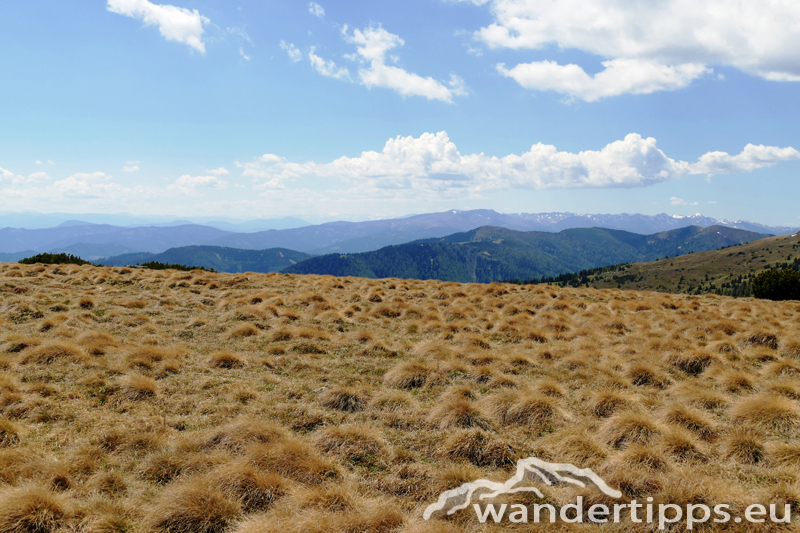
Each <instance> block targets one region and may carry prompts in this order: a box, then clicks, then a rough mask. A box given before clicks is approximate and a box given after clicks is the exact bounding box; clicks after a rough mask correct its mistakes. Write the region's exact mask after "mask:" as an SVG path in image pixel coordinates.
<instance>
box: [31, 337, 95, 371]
mask: <svg viewBox="0 0 800 533" xmlns="http://www.w3.org/2000/svg"><path fill="white" fill-rule="evenodd" d="M87 359H88V357H87V355H86V353H85V352H84V351H83V350H82V349H81V348H80V346H77V345H75V344H72V343H69V342H48V343H45V344H42V345H41V346H31V347H30V348H26V349H25V350H23V351H22V352H21V353H20V361H19V362H20V364H23V365H27V364H34V365H50V364H52V363H54V362H57V361H62V360H64V361H69V362H72V363H82V362H84V361H86V360H87Z"/></svg>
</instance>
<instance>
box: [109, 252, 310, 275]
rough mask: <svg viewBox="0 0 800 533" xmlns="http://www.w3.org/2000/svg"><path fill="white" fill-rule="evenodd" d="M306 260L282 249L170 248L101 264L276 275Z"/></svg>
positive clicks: (111, 259)
mask: <svg viewBox="0 0 800 533" xmlns="http://www.w3.org/2000/svg"><path fill="white" fill-rule="evenodd" d="M309 257H311V256H309V255H308V254H304V253H302V252H296V251H294V250H288V249H286V248H271V249H269V250H240V249H237V248H224V247H220V246H184V247H180V248H171V249H169V250H167V251H166V252H163V253H160V254H149V253H136V254H124V255H119V256H116V257H109V258H107V259H105V260H103V261H101V263H102V264H104V265H108V266H125V265H133V264H137V263H144V262H147V261H157V262H159V263H168V264H179V265H187V266H198V267H200V266H203V267H206V268H213V269H215V270H217V271H219V272H277V271H279V270H281V269H283V268H286V267H287V266H291V265H294V264H295V263H299V262H300V261H303V260H305V259H308V258H309Z"/></svg>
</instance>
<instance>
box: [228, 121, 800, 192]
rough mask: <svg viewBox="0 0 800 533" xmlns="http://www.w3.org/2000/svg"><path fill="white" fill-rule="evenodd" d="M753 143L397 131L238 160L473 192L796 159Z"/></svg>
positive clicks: (247, 166)
mask: <svg viewBox="0 0 800 533" xmlns="http://www.w3.org/2000/svg"><path fill="white" fill-rule="evenodd" d="M751 147H752V145H748V146H747V147H745V149H744V150H743V151H742V153H741V154H738V155H735V156H729V155H728V154H722V153H717V152H712V153H710V154H706V155H704V156H702V157H701V158H700V160H699V161H698V162H697V163H688V162H685V161H676V160H674V159H671V158H669V157H667V155H666V154H664V152H662V151H661V150H660V149H658V147H657V146H656V140H655V139H654V138H652V137H648V138H643V137H641V136H640V135H638V134H635V133H631V134H629V135H627V136H626V137H625V139H623V140H620V141H615V142H612V143H610V144H608V145H606V146H605V147H603V148H602V149H600V150H586V151H582V152H579V153H570V152H559V151H558V150H557V149H556V147H555V146H552V145H545V144H541V143H539V144H535V145H533V146H532V147H531V149H530V150H529V151H527V152H524V153H522V154H519V155H517V154H510V155H507V156H504V157H494V156H487V155H484V154H483V153H480V154H468V155H463V154H461V153H460V152H459V151H458V148H457V147H456V145H455V144H454V143H452V142H451V141H450V139H449V138H448V136H447V133H446V132H439V133H436V134H434V133H425V134H423V135H421V136H420V137H417V138H414V137H399V136H398V137H396V138H394V139H389V140H388V141H387V142H386V145H385V146H384V147H383V150H382V151H380V152H375V151H367V152H363V153H362V154H361V155H360V156H358V157H341V158H339V159H336V160H334V161H332V162H330V163H322V164H320V163H314V162H307V163H295V162H290V161H287V160H285V159H283V158H281V157H279V156H276V155H274V154H265V155H263V156H262V157H260V158H258V159H257V160H255V161H253V162H249V163H237V165H238V166H239V167H241V168H243V169H244V170H243V173H242V174H243V175H244V176H249V177H252V178H254V179H256V180H257V181H258V182H259V183H261V186H262V187H265V188H271V189H276V188H283V187H285V182H286V181H287V180H292V179H296V178H300V177H304V176H315V177H325V178H340V179H342V180H344V181H345V182H347V183H350V184H352V185H353V186H354V187H356V188H359V187H361V188H373V189H386V190H397V189H409V190H416V191H423V190H428V191H444V190H453V189H461V190H463V191H468V192H469V193H478V192H481V191H489V190H502V189H556V188H559V189H569V188H589V187H644V186H648V185H653V184H656V183H660V182H663V181H666V180H669V179H674V178H680V177H683V176H687V175H693V174H707V173H712V174H720V173H728V172H733V171H734V170H733V169H734V168H735V169H737V170H736V171H738V172H750V171H753V170H756V169H758V168H763V167H768V166H771V165H773V164H775V163H777V162H779V161H787V160H792V159H798V158H800V153H798V152H797V151H796V150H794V149H793V148H773V147H752V148H751ZM754 154H757V156H756V155H754ZM709 161H713V164H712V163H710V162H709ZM725 162H728V163H727V164H725Z"/></svg>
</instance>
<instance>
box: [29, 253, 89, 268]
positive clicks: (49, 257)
mask: <svg viewBox="0 0 800 533" xmlns="http://www.w3.org/2000/svg"><path fill="white" fill-rule="evenodd" d="M19 263H20V264H22V265H33V264H36V263H42V264H44V265H65V264H72V265H91V264H92V263H90V262H89V261H84V260H83V259H81V258H80V257H78V256H75V255H72V254H67V253H63V252H62V253H60V254H36V255H32V256H31V257H26V258H25V259H20V261H19Z"/></svg>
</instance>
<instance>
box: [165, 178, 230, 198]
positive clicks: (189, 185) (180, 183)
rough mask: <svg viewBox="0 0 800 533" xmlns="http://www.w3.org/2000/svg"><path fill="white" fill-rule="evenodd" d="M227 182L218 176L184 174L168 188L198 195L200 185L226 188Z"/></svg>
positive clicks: (181, 192)
mask: <svg viewBox="0 0 800 533" xmlns="http://www.w3.org/2000/svg"><path fill="white" fill-rule="evenodd" d="M226 186H227V183H226V182H225V181H224V180H221V179H219V178H218V177H217V176H190V175H189V174H184V175H183V176H181V177H179V178H178V179H176V180H175V182H174V183H172V184H171V185H169V186H168V187H167V190H170V191H175V192H178V193H180V194H186V195H198V194H200V193H199V192H198V191H197V189H198V188H200V187H205V188H213V189H224V188H225V187H226Z"/></svg>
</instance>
